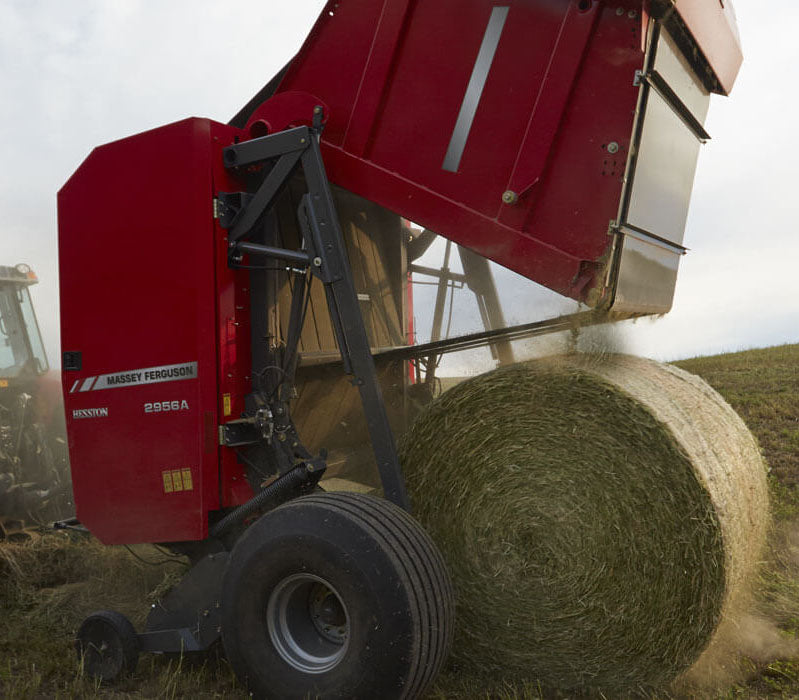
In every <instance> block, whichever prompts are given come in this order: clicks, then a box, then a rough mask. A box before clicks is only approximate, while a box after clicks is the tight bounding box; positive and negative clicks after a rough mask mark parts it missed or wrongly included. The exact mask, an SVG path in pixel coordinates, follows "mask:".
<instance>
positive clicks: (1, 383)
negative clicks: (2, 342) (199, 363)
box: [0, 379, 227, 415]
mask: <svg viewBox="0 0 799 700" xmlns="http://www.w3.org/2000/svg"><path fill="white" fill-rule="evenodd" d="M7 387H8V379H0V389H5V388H7ZM225 415H227V414H225Z"/></svg>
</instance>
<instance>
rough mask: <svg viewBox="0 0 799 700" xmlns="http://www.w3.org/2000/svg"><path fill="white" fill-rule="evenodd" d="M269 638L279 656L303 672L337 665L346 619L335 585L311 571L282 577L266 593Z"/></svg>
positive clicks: (345, 634)
mask: <svg viewBox="0 0 799 700" xmlns="http://www.w3.org/2000/svg"><path fill="white" fill-rule="evenodd" d="M266 618H267V629H268V631H269V638H270V639H271V640H272V644H273V645H274V647H275V649H276V650H277V652H278V654H280V656H281V657H282V659H283V660H284V661H285V662H286V663H287V664H289V665H290V666H291V667H292V668H294V669H296V670H298V671H302V672H304V673H324V672H326V671H329V670H330V669H332V668H334V667H335V666H337V665H338V664H339V663H340V662H341V660H342V659H343V658H344V655H345V654H346V653H347V648H348V647H349V630H350V619H349V614H348V612H347V607H346V606H345V605H344V602H343V601H342V599H341V596H340V595H339V594H338V592H337V591H336V589H335V588H333V586H332V585H330V583H329V582H328V581H326V580H325V579H323V578H321V577H319V576H315V575H313V574H294V575H292V576H288V577H287V578H284V579H283V580H282V581H280V583H278V584H277V586H275V588H274V589H273V590H272V593H271V595H270V596H269V602H268V604H267V609H266Z"/></svg>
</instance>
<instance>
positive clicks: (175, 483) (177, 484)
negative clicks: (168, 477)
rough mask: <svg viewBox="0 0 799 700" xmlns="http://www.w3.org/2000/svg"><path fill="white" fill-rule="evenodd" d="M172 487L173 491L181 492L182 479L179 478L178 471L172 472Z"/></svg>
mask: <svg viewBox="0 0 799 700" xmlns="http://www.w3.org/2000/svg"><path fill="white" fill-rule="evenodd" d="M172 485H173V486H174V487H175V491H183V479H182V478H181V476H180V469H173V470H172Z"/></svg>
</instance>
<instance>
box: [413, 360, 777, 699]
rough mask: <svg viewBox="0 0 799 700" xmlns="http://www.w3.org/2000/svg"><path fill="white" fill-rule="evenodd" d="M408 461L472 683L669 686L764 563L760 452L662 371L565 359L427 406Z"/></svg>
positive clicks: (693, 391) (478, 381)
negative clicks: (478, 676)
mask: <svg viewBox="0 0 799 700" xmlns="http://www.w3.org/2000/svg"><path fill="white" fill-rule="evenodd" d="M401 453H402V454H401V457H402V462H403V467H404V469H405V472H406V477H407V480H408V483H409V486H410V489H411V493H412V499H413V505H414V513H415V515H416V516H417V517H418V518H419V519H420V520H421V522H422V523H423V524H424V525H425V526H426V527H427V528H428V530H429V531H430V532H431V534H432V535H433V537H434V539H435V540H436V541H437V542H438V544H439V546H440V547H441V548H442V550H443V552H444V555H445V557H446V558H447V560H448V563H449V566H450V568H451V571H452V575H453V579H454V581H455V584H456V589H457V595H458V611H457V612H458V621H457V634H456V642H455V648H454V652H453V653H454V660H455V662H456V663H459V664H461V665H462V666H463V667H465V668H468V669H470V670H471V671H474V670H475V669H478V670H482V671H484V672H485V673H486V674H502V676H503V678H505V679H506V680H515V679H532V680H534V681H540V682H541V683H542V684H543V685H545V686H550V687H557V688H562V689H576V688H601V689H604V690H605V691H606V692H607V691H611V692H615V693H618V692H621V691H626V690H632V689H635V688H639V687H651V686H657V685H660V684H663V683H665V682H668V681H670V680H672V679H673V678H674V677H675V676H676V675H677V674H679V673H680V672H681V671H683V670H685V669H686V668H687V667H689V666H690V665H691V664H692V663H694V661H695V660H696V659H697V657H698V656H699V655H700V653H701V652H702V651H703V649H705V648H706V647H707V646H708V644H709V643H710V641H711V639H712V638H713V636H714V634H715V632H716V630H717V628H718V626H719V623H720V621H721V620H722V619H723V618H724V617H725V616H726V615H728V614H730V613H731V612H732V611H734V610H735V609H736V606H737V605H738V601H739V599H740V598H741V596H742V595H744V591H745V589H746V582H747V580H748V578H749V577H750V575H751V573H752V572H753V570H754V568H755V567H756V564H757V562H758V560H759V556H760V550H761V545H762V542H763V539H764V536H765V530H766V527H767V522H768V502H767V491H766V481H765V467H764V464H763V462H762V459H761V457H760V453H759V450H758V448H757V445H756V443H755V441H754V439H753V438H752V436H751V434H750V433H749V431H748V430H747V429H746V427H745V426H744V425H743V422H742V421H741V420H740V418H739V417H738V416H737V415H736V414H735V413H734V412H733V411H732V409H731V408H730V407H729V406H728V405H727V404H726V403H725V402H724V400H723V399H722V398H721V397H720V396H719V395H718V394H717V393H716V392H714V391H713V390H712V389H711V388H710V387H709V386H708V385H707V384H705V383H704V382H703V381H702V380H700V379H699V378H697V377H694V376H692V375H689V374H687V373H686V372H683V371H681V370H678V369H676V368H673V367H670V366H665V365H660V364H657V363H654V362H651V361H648V360H643V359H638V358H633V357H628V356H621V355H616V356H605V357H604V358H601V359H596V358H586V357H581V356H570V357H569V358H563V359H559V360H547V361H538V362H532V363H525V364H521V365H515V366H512V367H508V368H504V369H501V370H497V371H495V372H491V373H489V374H486V375H482V376H480V377H476V378H474V379H472V380H469V381H468V382H464V383H463V384H461V385H459V386H457V387H455V388H454V389H452V390H450V391H449V392H447V393H445V394H444V395H443V396H442V397H441V398H440V399H439V400H438V401H436V402H435V403H434V404H433V405H431V406H430V407H429V409H428V410H427V411H426V413H424V414H423V415H422V416H421V417H420V418H419V419H418V420H417V422H416V423H415V424H414V426H413V427H412V429H411V430H410V431H409V433H408V434H407V435H406V436H405V437H404V439H403V441H402V446H401Z"/></svg>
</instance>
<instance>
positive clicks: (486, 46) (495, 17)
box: [441, 7, 510, 173]
mask: <svg viewBox="0 0 799 700" xmlns="http://www.w3.org/2000/svg"><path fill="white" fill-rule="evenodd" d="M509 10H510V8H509V7H495V8H494V9H492V10H491V17H489V19H488V26H487V27H486V31H485V34H484V35H483V42H482V44H481V45H480V51H479V52H478V54H477V60H476V61H475V62H474V68H472V76H471V78H469V84H468V86H467V87H466V94H465V95H464V97H463V102H462V103H461V109H460V112H459V113H458V119H457V120H456V122H455V128H454V129H453V131H452V137H451V138H450V141H449V147H448V148H447V154H446V155H445V156H444V164H443V165H442V166H441V167H442V168H443V169H444V170H449V171H450V172H453V173H454V172H457V171H458V167H459V166H460V163H461V157H462V156H463V149H464V148H466V139H468V138H469V132H470V131H471V129H472V122H473V121H474V115H475V114H476V113H477V105H478V104H479V103H480V98H481V97H482V95H483V88H484V87H485V84H486V80H487V79H488V72H489V71H490V70H491V64H492V63H493V62H494V54H495V53H496V51H497V46H498V45H499V38H500V36H501V35H502V30H503V28H504V27H505V20H506V19H507V18H508V11H509Z"/></svg>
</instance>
